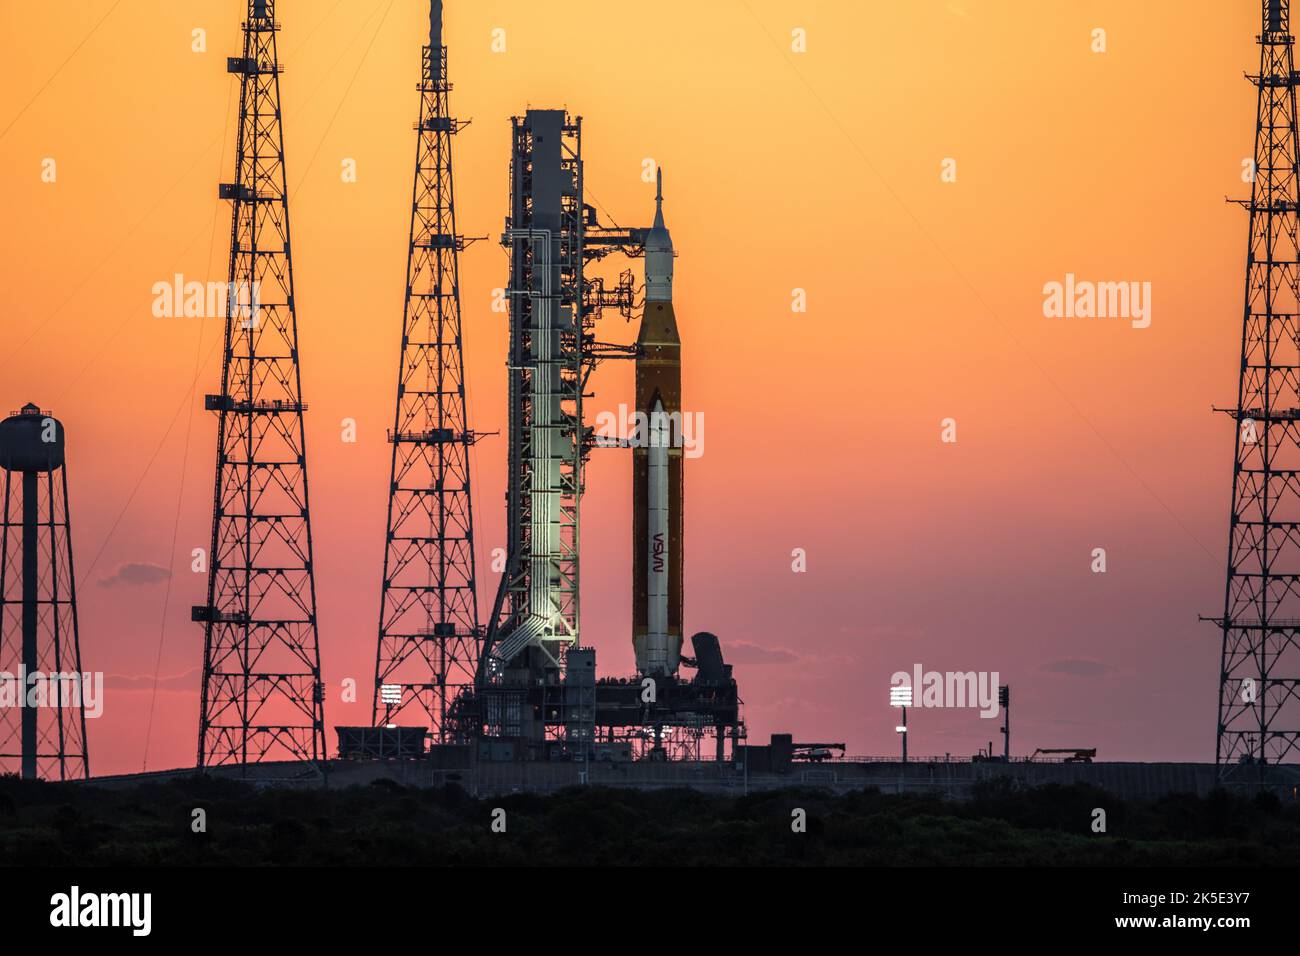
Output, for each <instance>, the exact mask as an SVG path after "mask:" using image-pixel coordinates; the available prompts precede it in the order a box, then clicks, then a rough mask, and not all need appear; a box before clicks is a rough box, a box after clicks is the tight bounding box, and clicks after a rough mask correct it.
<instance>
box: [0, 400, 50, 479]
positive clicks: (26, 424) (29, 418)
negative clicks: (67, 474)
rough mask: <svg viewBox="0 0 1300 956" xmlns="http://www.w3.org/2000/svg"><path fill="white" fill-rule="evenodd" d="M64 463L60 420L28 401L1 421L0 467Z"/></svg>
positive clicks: (28, 468) (29, 468)
mask: <svg viewBox="0 0 1300 956" xmlns="http://www.w3.org/2000/svg"><path fill="white" fill-rule="evenodd" d="M62 465H63V423H62V422H60V421H59V420H58V419H57V418H54V417H53V416H52V415H49V414H46V413H45V412H42V411H41V409H40V406H38V405H34V404H32V403H31V402H28V403H27V404H26V405H24V406H23V407H22V408H21V409H20V410H19V411H17V412H14V413H13V414H12V415H10V416H9V417H8V418H6V419H5V420H4V421H0V468H4V469H5V470H7V471H53V470H54V469H55V468H60V467H62Z"/></svg>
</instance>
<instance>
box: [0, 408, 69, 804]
mask: <svg viewBox="0 0 1300 956" xmlns="http://www.w3.org/2000/svg"><path fill="white" fill-rule="evenodd" d="M64 458H65V455H64V435H63V425H62V424H61V423H60V422H59V420H58V419H56V418H54V417H53V416H51V415H50V413H49V412H43V411H41V409H40V406H38V405H33V404H30V403H29V404H27V405H24V406H23V407H22V409H21V410H19V411H16V412H14V413H13V414H12V415H11V416H10V417H9V418H6V419H5V420H4V421H2V422H0V469H3V471H4V479H3V480H4V511H3V513H2V516H0V517H2V520H0V536H2V537H3V542H2V543H0V672H3V674H4V675H5V676H4V680H5V681H6V682H10V681H12V682H13V685H12V686H11V687H10V688H7V689H9V690H12V691H16V692H17V693H18V696H17V706H4V707H0V773H3V772H12V770H13V769H14V768H15V766H16V768H17V769H18V771H19V772H20V773H21V774H22V777H23V779H25V780H32V779H35V778H37V777H43V778H45V779H46V780H71V779H74V778H80V777H89V776H90V764H89V759H88V758H87V755H86V711H85V703H86V700H85V693H84V692H85V691H86V689H87V687H86V684H85V682H84V680H83V679H82V674H83V672H82V670H81V642H80V640H79V635H78V630H77V591H76V583H75V581H74V579H73V574H72V531H71V527H70V525H69V519H68V470H67V468H66V467H65V464H64ZM19 675H23V676H24V677H26V678H27V679H28V680H30V679H32V678H35V679H36V683H35V685H29V684H28V682H27V680H23V679H22V678H20V677H19Z"/></svg>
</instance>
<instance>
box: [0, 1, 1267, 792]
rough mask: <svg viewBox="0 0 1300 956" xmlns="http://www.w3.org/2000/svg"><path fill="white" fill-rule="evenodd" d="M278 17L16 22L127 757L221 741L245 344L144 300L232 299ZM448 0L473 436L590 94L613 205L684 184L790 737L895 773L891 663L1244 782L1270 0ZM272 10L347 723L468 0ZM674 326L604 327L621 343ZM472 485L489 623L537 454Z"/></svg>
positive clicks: (614, 549)
mask: <svg viewBox="0 0 1300 956" xmlns="http://www.w3.org/2000/svg"><path fill="white" fill-rule="evenodd" d="M242 7H243V5H242V4H241V3H240V2H238V0H186V2H183V3H178V2H171V0H118V2H113V0H79V2H73V0H48V2H42V3H19V2H16V0H4V2H3V3H0V64H3V65H2V66H0V70H3V75H4V82H3V83H0V210H3V217H4V222H5V226H6V228H4V229H3V230H0V263H2V264H3V266H2V268H3V281H0V406H2V407H0V411H8V410H9V409H11V408H12V409H16V408H18V407H19V406H20V405H22V404H23V403H24V402H26V401H29V400H30V401H35V402H37V403H39V404H40V405H41V406H42V407H44V408H49V409H52V410H53V412H54V414H56V415H57V416H59V417H60V418H61V419H62V420H63V422H64V423H65V425H66V427H67V433H68V450H69V481H70V485H71V487H70V493H71V504H72V523H73V535H74V543H75V548H76V552H75V556H76V562H77V571H78V587H79V599H80V620H81V642H82V657H83V664H84V666H85V667H86V668H87V669H90V670H102V671H104V672H105V674H106V675H107V677H106V681H107V685H108V698H107V702H106V707H105V712H104V715H103V716H102V717H100V718H99V719H97V720H94V721H91V722H90V728H89V742H90V757H91V764H92V767H93V768H94V772H96V773H111V772H129V771H135V770H139V769H141V768H142V767H145V766H147V767H148V768H149V769H162V768H165V767H175V766H184V765H191V764H192V762H193V760H194V755H195V743H196V733H197V724H198V685H199V674H200V668H201V663H202V629H201V627H200V626H199V625H195V624H192V623H190V620H189V613H190V606H191V605H192V604H196V603H200V602H201V601H202V600H203V594H204V590H205V577H204V575H201V574H194V573H192V572H191V571H190V560H191V559H190V552H191V549H193V548H196V547H203V548H206V547H208V544H209V535H210V532H211V508H212V502H211V494H212V473H213V467H214V461H215V432H216V422H215V418H214V416H213V415H212V414H211V413H205V412H204V411H203V410H202V396H203V395H204V393H205V392H215V391H217V390H218V388H219V384H220V367H219V356H218V349H219V339H220V335H221V320H220V319H207V320H204V319H197V318H155V317H154V316H153V315H152V314H151V304H152V299H153V294H152V291H151V290H152V287H153V285H154V283H156V282H159V281H167V280H170V279H171V277H172V276H173V275H174V274H176V273H181V274H183V275H184V276H185V278H186V279H193V280H199V281H204V282H206V281H209V280H214V281H224V279H225V268H226V255H227V244H228V242H229V229H230V219H229V216H230V208H229V204H228V203H226V202H223V201H220V200H218V199H217V188H216V187H217V183H218V182H221V181H226V180H230V179H231V178H232V176H233V167H232V162H233V160H232V152H233V150H232V142H233V129H234V122H235V112H234V111H235V108H236V106H237V99H238V87H237V84H238V80H237V78H235V77H233V76H229V75H227V73H226V72H225V57H226V56H227V55H233V54H235V53H237V52H238V50H239V45H240V39H239V28H240V21H241V19H242ZM446 7H447V10H446V26H445V31H444V35H445V40H446V43H447V45H448V47H449V61H450V72H451V79H452V82H453V83H454V85H455V88H454V90H453V93H452V108H453V110H454V111H455V113H456V114H457V115H458V116H460V117H462V118H466V119H472V120H473V123H472V125H471V126H469V127H468V129H466V130H465V131H464V132H463V133H462V134H461V135H460V136H458V137H457V139H456V143H455V147H456V154H455V164H456V165H455V176H456V203H457V212H458V217H459V225H460V230H461V232H462V233H463V234H465V235H467V236H487V237H488V239H489V241H485V242H479V243H475V244H473V245H471V246H470V247H469V248H468V249H467V250H466V252H465V253H464V255H463V256H462V259H461V275H462V296H463V309H464V324H465V349H466V362H467V368H468V381H469V388H470V392H469V410H470V418H471V422H470V424H471V427H474V428H477V429H479V430H483V431H493V430H496V429H498V428H502V427H503V426H504V424H505V416H506V406H505V391H504V390H505V374H506V372H505V367H504V358H505V342H506V328H507V327H506V317H505V315H504V314H503V313H498V312H493V311H492V310H491V304H492V295H493V290H494V289H495V288H498V287H500V286H503V285H504V284H505V281H506V265H507V263H506V257H505V255H504V253H503V251H502V250H501V248H500V246H499V244H498V242H497V240H498V239H499V237H500V233H501V230H502V225H503V217H504V215H505V211H506V206H507V185H508V178H507V161H508V148H509V128H510V127H509V117H510V116H511V115H512V114H516V113H521V112H523V111H524V109H526V108H527V107H529V106H534V107H558V106H563V107H567V108H568V109H569V110H570V111H571V112H573V113H575V114H580V115H582V117H583V118H584V137H583V139H584V150H585V160H586V183H587V186H588V201H590V202H594V203H597V204H599V207H600V208H601V209H602V211H603V213H602V215H603V218H604V219H605V220H606V221H607V222H608V221H609V220H610V219H611V218H612V219H613V220H614V221H616V222H618V223H619V224H621V225H648V224H649V222H650V219H651V217H652V215H653V195H654V186H653V183H652V182H647V181H645V180H644V179H643V177H642V169H643V164H644V162H645V160H647V159H649V160H652V161H653V162H656V163H658V164H661V165H662V168H663V170H664V191H665V197H666V198H665V213H666V217H667V221H668V225H669V227H670V228H671V230H672V235H673V239H674V242H675V245H676V248H677V251H678V254H679V258H678V260H677V263H676V285H675V290H676V296H675V300H676V311H677V316H678V322H679V325H680V329H681V333H682V338H683V343H684V345H683V360H684V370H683V372H684V383H683V391H684V404H685V407H686V410H687V411H691V412H699V413H702V414H703V415H704V418H705V422H706V430H705V441H706V445H705V453H704V455H703V456H702V457H701V458H698V459H695V460H692V461H690V462H688V463H687V466H686V490H687V494H686V502H687V512H686V531H685V537H686V549H687V554H686V564H685V573H686V580H685V589H686V592H685V593H686V598H685V602H686V603H685V608H686V611H685V613H686V628H687V633H688V634H689V633H694V632H695V631H699V630H709V631H713V632H714V633H716V634H718V635H719V636H720V637H721V639H722V642H723V650H724V653H726V654H727V655H728V658H729V659H730V660H731V661H733V662H734V664H735V666H736V676H737V678H738V680H739V683H740V690H741V695H742V697H743V698H744V700H745V702H746V710H745V713H746V717H747V719H748V721H749V724H750V731H751V735H752V737H753V739H754V740H755V741H756V742H764V741H765V739H766V735H767V734H769V733H772V732H779V731H789V732H793V733H794V734H795V735H796V739H801V740H817V741H844V742H846V743H847V744H848V749H849V752H850V753H858V754H892V753H894V752H896V749H897V746H898V744H897V739H896V735H895V734H894V732H893V727H894V723H895V720H894V716H895V715H894V714H893V713H892V712H891V711H890V709H889V707H888V682H889V677H890V675H891V674H892V673H893V672H895V671H898V670H906V671H911V670H912V668H913V666H914V665H915V664H918V663H919V664H921V665H923V666H924V667H925V668H926V669H927V670H941V671H944V670H979V671H997V672H998V673H999V674H1000V675H1001V679H1002V680H1003V681H1004V682H1009V683H1010V684H1011V685H1012V693H1013V709H1012V749H1013V752H1014V753H1017V754H1024V753H1028V752H1031V751H1032V750H1033V749H1034V748H1036V747H1066V746H1095V747H1097V748H1098V751H1099V757H1100V758H1101V759H1144V760H1212V759H1213V741H1214V725H1215V719H1216V714H1215V706H1216V693H1217V679H1218V655H1219V634H1218V632H1217V631H1216V630H1215V628H1214V627H1213V626H1212V625H1210V624H1204V623H1198V621H1197V615H1198V613H1206V614H1211V613H1215V612H1216V610H1221V608H1222V600H1223V575H1224V562H1225V545H1226V536H1227V522H1228V508H1229V493H1230V490H1231V488H1230V481H1231V458H1232V423H1231V422H1230V420H1229V419H1227V418H1226V417H1224V416H1222V415H1214V414H1212V413H1211V410H1210V408H1211V405H1228V404H1231V403H1232V402H1233V400H1234V396H1235V394H1236V370H1237V366H1238V364H1239V343H1240V334H1241V300H1242V281H1243V264H1244V252H1245V241H1246V219H1245V214H1244V213H1243V212H1242V211H1241V210H1240V209H1239V208H1237V207H1235V206H1229V205H1227V204H1225V203H1224V197H1225V196H1232V197H1239V196H1242V195H1244V194H1246V192H1247V191H1248V186H1247V185H1246V184H1245V183H1243V182H1242V178H1241V173H1242V163H1243V160H1244V159H1246V158H1247V157H1249V155H1250V151H1251V147H1252V143H1253V131H1254V125H1253V124H1254V90H1253V88H1252V87H1251V86H1250V84H1249V83H1247V82H1246V80H1245V79H1244V78H1243V75H1242V74H1243V72H1245V71H1248V70H1251V69H1254V68H1255V66H1256V64H1257V60H1258V47H1257V46H1256V45H1255V43H1254V35H1255V33H1256V32H1257V20H1258V3H1256V2H1253V0H1234V2H1211V0H1143V2H1141V3H1134V2H1131V0H1054V2H1050V3H1043V2H1030V0H988V2H980V0H914V2H912V0H909V2H891V3H885V2H876V0H869V2H849V0H842V2H832V0H821V2H799V3H796V2H780V0H715V2H707V3H701V2H684V0H665V2H660V3H609V2H595V0H568V2H564V3H529V2H523V0H496V2H491V0H475V2H468V0H447V3H446ZM106 14H107V16H106ZM277 18H278V19H279V20H280V21H281V22H282V23H283V25H284V27H283V31H282V32H281V34H280V36H279V44H280V46H279V50H280V58H281V62H282V63H283V64H284V68H285V69H284V75H283V77H282V80H281V90H282V106H283V111H284V127H285V136H286V145H285V149H286V163H287V171H288V182H289V189H290V216H291V220H292V230H293V238H294V243H293V246H294V268H295V284H296V287H297V303H298V323H299V334H300V354H301V361H302V375H303V391H304V398H305V400H306V401H307V402H308V404H309V405H310V409H309V411H308V413H307V431H308V437H307V447H308V450H309V460H308V467H309V474H310V483H311V499H312V507H313V513H312V519H313V536H314V539H315V550H316V568H317V570H316V575H317V577H316V582H317V591H318V595H319V621H320V640H321V655H322V660H323V665H324V670H325V678H326V681H327V684H328V685H329V687H330V695H329V696H328V697H327V702H326V721H327V724H328V725H329V727H330V728H332V727H333V726H334V725H335V724H360V723H366V722H368V721H369V699H370V698H369V693H368V692H366V691H364V690H363V693H362V694H361V703H357V704H344V703H341V702H340V700H339V693H338V688H339V686H340V682H341V681H343V679H344V678H347V677H353V678H355V679H356V680H357V682H358V684H359V685H360V686H361V687H362V688H366V687H368V686H369V685H370V683H371V681H372V679H373V668H374V655H375V636H376V627H377V619H378V601H379V579H380V574H381V560H382V544H383V532H384V519H385V501H386V498H385V496H386V483H387V476H388V456H389V448H388V446H387V444H386V441H385V429H386V428H387V427H388V426H389V425H390V424H391V417H392V403H393V398H394V389H395V379H394V375H395V371H396V369H395V365H396V353H397V348H398V340H399V335H400V328H399V326H400V320H401V309H402V294H403V276H404V269H405V250H406V242H407V229H408V218H409V203H410V193H411V177H412V161H413V154H414V135H415V134H414V133H413V132H412V129H411V126H412V123H413V122H414V121H415V119H416V114H417V107H418V98H417V94H416V91H415V84H416V81H417V76H418V70H419V60H420V46H421V43H422V42H423V40H424V38H425V36H426V31H427V2H425V0H279V2H278V3H277ZM101 19H102V23H101V22H100V21H101ZM96 24H98V26H97V27H96ZM92 28H93V32H92ZM196 28H201V29H202V30H204V31H206V52H194V51H193V50H192V44H193V42H194V41H193V32H192V31H194V30H195V29H196ZM1098 28H1100V29H1104V30H1105V31H1106V34H1105V35H1106V51H1105V52H1104V53H1096V52H1093V50H1092V46H1093V42H1094V41H1093V31H1094V30H1095V29H1098ZM497 29H500V30H504V37H505V50H504V51H503V52H494V51H493V49H492V41H493V31H494V30H497ZM796 29H801V30H803V31H805V33H806V52H794V51H793V50H792V49H791V43H792V31H794V30H796ZM88 34H89V37H88V39H85V38H87V35H88ZM83 39H85V42H84V44H83V45H81V46H78V44H80V43H82V41H83ZM47 158H52V159H53V160H54V161H55V164H56V165H55V169H56V171H57V178H56V180H55V181H54V182H52V183H49V182H43V181H42V175H41V174H42V169H43V165H42V164H43V161H44V160H45V159H47ZM947 158H951V159H955V161H956V171H957V176H956V181H955V182H943V181H942V180H941V171H942V164H943V162H944V160H945V159H947ZM345 159H353V160H355V162H356V168H357V182H355V183H347V182H344V181H343V180H342V177H341V175H340V173H341V167H342V163H343V162H344V160H345ZM635 268H636V270H637V275H638V277H639V276H640V264H639V262H638V263H637V264H636V266H635ZM1067 273H1073V274H1075V275H1076V276H1078V277H1079V278H1080V279H1089V280H1097V281H1125V282H1139V283H1143V282H1149V283H1150V284H1151V289H1152V293H1151V324H1150V327H1149V328H1145V329H1135V328H1132V327H1131V324H1130V322H1129V321H1128V320H1126V319H1080V318H1047V317H1045V316H1044V314H1043V298H1044V296H1043V287H1044V284H1045V283H1048V282H1052V281H1058V282H1059V281H1064V278H1065V276H1066V274H1067ZM794 289H803V290H805V291H806V297H807V311H806V312H792V310H791V300H792V290H794ZM635 334H636V328H635V324H628V323H625V322H624V321H623V319H622V318H621V317H619V316H618V315H617V314H614V313H610V314H609V315H607V317H606V318H605V319H604V324H603V329H602V331H601V337H602V338H603V339H605V340H607V341H618V342H630V341H632V340H633V339H634V337H635ZM196 373H197V374H196ZM594 387H595V391H596V397H595V398H594V399H591V400H589V402H588V412H589V415H590V416H591V418H592V419H594V416H595V415H596V414H597V413H598V412H600V411H602V410H607V409H616V408H617V407H618V405H619V403H620V402H629V401H630V400H631V398H632V379H631V368H630V366H628V365H626V364H622V365H613V366H611V367H608V368H606V369H604V370H602V371H601V372H600V373H598V375H597V377H596V378H595V380H594ZM345 418H353V419H355V420H356V422H357V423H358V434H359V437H358V440H357V442H356V443H355V444H349V443H345V442H344V441H342V440H341V422H342V420H343V419H345ZM946 418H951V419H954V420H955V421H956V428H957V441H956V442H955V443H944V442H941V440H940V431H941V425H940V423H941V421H942V420H944V419H946ZM629 454H630V453H629V452H626V451H619V450H602V449H597V450H596V451H595V452H594V453H593V459H592V462H591V465H590V469H589V473H588V488H589V491H588V494H587V497H586V498H585V510H584V512H583V531H584V538H583V561H584V564H583V621H582V626H583V635H584V641H585V642H586V643H590V644H593V645H594V646H595V647H596V648H597V651H598V660H599V666H600V669H601V671H602V672H603V673H604V674H626V673H629V672H630V671H631V669H632V660H633V659H632V649H631V641H630V631H631V618H630V609H629V601H630V595H631V569H630V557H631V556H630V552H629V547H630V538H631V519H630V500H631V475H630V460H629ZM473 461H474V476H473V477H474V481H475V488H476V496H475V502H474V504H475V509H476V511H475V519H476V523H477V524H478V550H479V576H480V582H481V585H482V596H481V606H482V616H483V618H484V619H486V616H487V611H488V608H489V607H490V595H491V594H492V593H493V592H494V589H495V587H496V581H497V575H495V574H493V573H492V572H491V570H490V568H489V555H490V551H491V549H492V548H495V547H500V546H502V545H503V544H504V533H503V522H504V507H503V499H502V495H503V491H504V487H505V445H504V442H503V440H502V439H501V438H499V437H498V438H488V439H485V440H484V441H483V442H481V443H480V444H479V445H478V446H477V447H476V449H475V452H474V460H473ZM796 548H802V549H804V550H805V551H806V554H807V570H806V572H805V573H794V572H793V571H792V567H791V562H792V557H791V554H792V551H793V550H794V549H796ZM1095 548H1104V549H1105V550H1106V553H1107V571H1106V573H1104V574H1096V573H1093V572H1092V571H1091V569H1090V566H1091V564H1092V552H1093V549H1095ZM137 566H143V567H137ZM155 675H156V677H157V683H156V691H155ZM151 709H152V719H151V718H150V713H151ZM909 723H910V725H911V729H912V741H911V745H910V746H911V750H912V753H913V754H920V755H928V754H944V753H953V754H963V755H966V754H970V753H973V752H974V751H975V750H976V749H977V748H979V747H983V746H985V745H986V744H987V742H988V741H990V740H992V741H994V742H995V743H994V745H995V747H1000V746H1001V743H1000V738H999V736H998V732H997V724H998V722H997V721H994V720H981V719H980V718H979V717H978V716H976V714H975V712H974V711H957V712H953V711H945V712H939V711H924V710H920V711H914V712H913V713H912V714H911V715H910V720H909ZM329 739H330V744H331V746H333V745H334V742H335V741H334V735H333V731H332V729H331V730H330V732H329Z"/></svg>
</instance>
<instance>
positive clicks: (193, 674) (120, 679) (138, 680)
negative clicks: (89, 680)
mask: <svg viewBox="0 0 1300 956" xmlns="http://www.w3.org/2000/svg"><path fill="white" fill-rule="evenodd" d="M202 674H203V668H201V667H195V668H192V669H190V670H187V671H185V672H183V673H180V674H159V675H158V689H159V690H192V691H197V690H198V689H199V679H200V678H201V677H202ZM153 682H154V677H153V675H152V674H105V675H104V686H105V687H110V688H112V689H113V690H153Z"/></svg>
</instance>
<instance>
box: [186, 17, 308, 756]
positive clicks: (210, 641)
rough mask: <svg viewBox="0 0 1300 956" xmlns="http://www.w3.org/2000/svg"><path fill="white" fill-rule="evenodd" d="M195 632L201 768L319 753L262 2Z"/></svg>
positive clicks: (276, 138)
mask: <svg viewBox="0 0 1300 956" xmlns="http://www.w3.org/2000/svg"><path fill="white" fill-rule="evenodd" d="M243 29H244V51H243V55H242V56H239V57H230V58H228V60H227V64H226V69H227V72H230V73H235V74H237V75H238V76H239V87H240V89H239V131H238V136H237V139H236V147H235V149H236V159H235V181H234V182H233V183H228V184H222V185H221V187H220V189H219V195H220V196H221V197H222V198H224V199H229V200H231V201H232V203H233V216H232V223H231V231H230V270H229V277H230V284H229V286H228V290H229V294H228V304H227V309H226V331H225V350H224V352H223V357H222V371H221V394H220V395H209V396H207V398H206V400H205V404H206V406H207V408H208V409H210V410H213V411H216V412H217V413H218V414H219V416H220V418H219V425H218V428H217V476H216V495H215V500H214V502H213V513H212V550H211V552H210V555H209V569H208V600H207V604H206V605H204V606H201V607H196V608H195V609H194V613H193V618H194V620H196V621H201V622H203V625H204V635H203V689H202V710H201V715H200V723H199V754H198V765H199V766H200V767H203V766H207V765H209V764H222V763H255V762H258V761H260V760H263V759H268V758H269V759H300V760H315V759H321V758H324V757H325V714H324V688H323V685H322V683H321V670H320V651H319V645H318V643H317V635H316V586H315V579H314V576H313V573H312V545H311V523H310V521H309V519H308V498H307V467H306V460H307V459H306V443H305V440H304V435H303V412H304V411H305V410H306V406H305V405H304V404H303V402H302V387H301V380H300V375H299V368H298V325H297V317H296V315H295V310H294V289H293V268H292V266H291V264H290V242H289V207H288V198H287V195H286V190H285V170H284V138H283V133H282V130H281V125H280V78H279V77H280V67H279V64H278V62H277V59H276V42H275V40H276V34H277V32H278V31H279V29H280V25H279V24H278V23H276V22H275V3H274V0H249V3H248V19H247V21H246V22H245V23H244V25H243Z"/></svg>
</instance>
